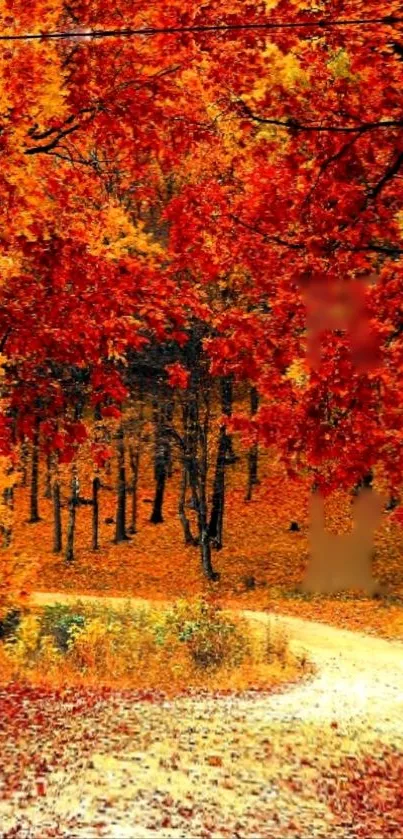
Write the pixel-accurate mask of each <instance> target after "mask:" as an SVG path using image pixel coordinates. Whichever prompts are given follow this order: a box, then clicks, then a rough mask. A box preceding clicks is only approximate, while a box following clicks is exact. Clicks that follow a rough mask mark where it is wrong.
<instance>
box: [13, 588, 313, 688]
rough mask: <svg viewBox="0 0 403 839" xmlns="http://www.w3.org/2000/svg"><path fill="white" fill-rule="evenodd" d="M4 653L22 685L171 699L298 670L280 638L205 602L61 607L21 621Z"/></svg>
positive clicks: (265, 680) (272, 678)
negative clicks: (191, 690) (52, 683)
mask: <svg viewBox="0 0 403 839" xmlns="http://www.w3.org/2000/svg"><path fill="white" fill-rule="evenodd" d="M2 649H3V651H4V654H5V656H6V658H7V661H8V662H9V663H10V667H11V668H14V671H13V672H14V673H16V674H17V675H18V677H20V676H21V675H24V673H26V672H27V671H28V672H29V674H30V676H29V678H34V679H35V680H36V679H38V678H39V679H40V680H42V679H45V681H46V679H48V678H49V677H50V676H51V677H52V679H57V680H61V681H62V682H63V681H65V680H67V682H69V681H73V683H76V682H77V680H78V681H79V682H81V681H82V679H85V680H86V682H92V681H93V680H95V681H96V682H97V683H102V682H104V683H108V684H110V683H111V684H124V685H127V686H136V687H138V688H142V687H147V688H149V687H154V688H159V689H163V690H166V691H167V692H170V691H172V690H173V691H175V690H177V689H178V688H179V689H182V688H183V687H187V686H190V685H192V684H193V685H195V686H196V685H198V686H202V685H206V686H207V685H209V686H213V687H217V686H221V687H230V685H232V686H233V687H235V688H239V687H246V686H247V685H248V684H254V685H256V684H259V685H261V686H262V687H264V686H265V684H266V685H267V684H268V683H270V682H271V681H272V682H273V683H274V682H276V681H281V679H284V675H283V674H284V672H285V668H286V667H288V670H287V673H288V672H291V671H292V670H293V668H294V670H295V669H296V662H295V660H294V659H292V656H291V654H290V652H289V650H288V641H287V637H286V635H285V634H284V633H283V632H281V631H278V630H277V631H274V630H273V629H272V628H271V627H266V626H265V625H262V624H261V623H260V622H257V624H256V626H255V627H254V628H252V627H251V625H250V624H249V622H247V621H246V620H245V619H239V618H236V619H232V617H231V616H228V615H227V614H226V613H225V612H224V611H222V610H221V609H220V608H219V607H218V606H215V605H212V604H210V603H207V602H205V601H204V600H203V599H201V598H199V599H197V600H196V601H193V602H186V601H178V602H177V603H175V604H174V605H173V606H171V607H170V608H168V609H151V608H146V609H140V610H136V611H132V610H131V609H130V607H128V608H127V609H126V610H125V611H113V610H111V609H110V608H108V607H107V606H91V607H88V606H84V605H83V604H80V603H79V602H78V603H77V604H75V605H74V607H73V608H71V607H67V606H63V605H60V604H58V605H56V606H52V607H47V608H45V609H44V611H43V612H42V613H41V615H40V616H35V615H28V616H24V617H23V618H22V619H21V620H20V623H19V625H18V627H17V628H16V631H15V633H14V635H10V638H9V639H8V640H7V641H6V643H5V644H3V645H2ZM6 663H7V662H6ZM279 664H280V667H281V673H282V675H281V677H280V676H279V673H280V669H279V667H278V665H279ZM297 669H298V668H297Z"/></svg>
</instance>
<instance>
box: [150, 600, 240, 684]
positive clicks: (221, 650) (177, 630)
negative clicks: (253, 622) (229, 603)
mask: <svg viewBox="0 0 403 839" xmlns="http://www.w3.org/2000/svg"><path fill="white" fill-rule="evenodd" d="M160 633H161V637H164V633H165V637H166V636H172V635H173V636H174V637H176V638H177V639H178V640H179V641H180V643H181V644H186V646H187V648H188V651H189V654H190V657H191V659H192V661H193V662H194V664H195V665H196V666H197V667H199V668H202V669H206V670H216V669H218V668H220V667H223V666H226V667H230V668H232V667H238V666H240V665H241V664H242V662H243V661H244V660H245V658H246V656H247V655H248V654H249V652H250V650H249V644H248V640H247V636H246V627H242V626H241V623H240V622H239V623H238V625H237V624H236V623H234V622H233V621H231V620H229V619H228V618H227V617H226V616H224V615H223V614H222V612H221V610H220V609H219V607H218V606H215V605H213V604H211V603H207V602H206V601H204V600H202V599H201V598H199V599H198V600H196V601H195V602H193V603H189V602H187V601H178V602H177V603H175V605H174V606H173V607H172V608H171V609H169V610H167V612H166V615H165V620H164V623H163V625H162V627H161V629H160Z"/></svg>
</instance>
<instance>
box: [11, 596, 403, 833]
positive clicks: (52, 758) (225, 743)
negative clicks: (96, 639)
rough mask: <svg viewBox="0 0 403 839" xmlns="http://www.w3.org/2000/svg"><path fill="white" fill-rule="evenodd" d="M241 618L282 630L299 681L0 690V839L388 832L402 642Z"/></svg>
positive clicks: (399, 734) (395, 827)
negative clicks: (158, 692)
mask: <svg viewBox="0 0 403 839" xmlns="http://www.w3.org/2000/svg"><path fill="white" fill-rule="evenodd" d="M32 599H33V601H35V602H36V603H37V605H39V604H40V605H43V604H44V602H48V603H51V602H60V599H61V595H57V594H55V593H48V594H46V595H44V594H42V595H40V594H36V595H34V596H33V598H32ZM65 599H66V600H68V599H69V598H65ZM114 605H115V606H116V603H115V604H114ZM133 605H138V601H135V602H134V603H133ZM245 616H246V617H248V618H249V619H251V620H254V621H260V622H263V623H267V622H268V621H269V620H275V621H276V622H279V623H280V624H281V625H283V626H284V628H285V630H286V631H287V634H288V636H289V638H290V643H291V646H292V648H294V649H295V651H296V652H297V651H298V652H302V651H305V652H306V653H307V654H308V655H309V657H310V658H311V660H312V661H313V663H314V664H315V666H316V668H317V672H316V674H315V676H313V677H310V678H309V679H307V680H306V681H305V682H301V683H299V684H297V685H296V686H294V687H292V688H290V689H286V690H285V691H283V692H281V693H278V694H272V695H265V694H257V695H253V694H246V695H245V696H243V697H239V696H238V697H234V696H227V697H210V698H209V697H207V696H195V697H192V698H189V697H187V698H183V697H182V698H177V699H173V700H169V701H166V700H159V699H158V698H157V699H156V698H154V699H153V698H152V697H141V696H140V697H138V696H136V695H135V694H133V692H130V691H126V692H120V693H116V692H112V693H111V692H108V691H106V692H102V691H98V692H96V693H93V692H91V691H88V690H87V691H86V690H81V689H78V690H76V689H74V690H70V692H68V694H67V696H66V695H63V694H60V693H59V694H58V693H57V691H54V692H53V693H52V691H47V690H45V689H43V690H42V691H41V690H40V689H35V688H32V689H31V692H30V691H28V692H26V691H25V693H23V694H21V693H20V692H19V689H18V688H17V687H16V688H15V695H13V691H12V690H11V693H10V691H8V693H7V694H5V693H4V694H3V693H1V692H0V713H1V719H2V726H1V729H0V743H1V753H2V764H3V766H4V767H5V776H4V780H3V788H2V790H1V796H0V823H1V824H2V830H3V832H2V833H1V836H2V839H3V837H4V839H11V837H19V838H21V839H22V838H24V839H47V837H65V839H67V837H68V839H90V837H105V839H114V838H115V839H125V837H127V838H128V839H135V837H150V838H151V837H155V838H156V839H157V837H158V839H163V838H166V839H179V838H180V839H183V837H184V836H186V837H187V839H188V837H189V839H196V837H197V839H199V837H206V839H207V838H208V837H232V839H234V837H239V838H240V839H241V838H242V839H249V837H250V839H252V837H253V839H257V837H258V839H277V837H278V839H279V837H290V838H291V837H293V839H297V837H298V839H305V837H306V839H308V837H318V838H319V837H321V839H322V837H323V839H325V837H326V839H353V837H354V838H355V837H368V839H369V837H381V836H382V837H396V839H397V838H398V837H401V835H402V833H403V816H402V813H403V809H402V803H403V802H402V789H403V783H402V782H403V756H402V751H403V728H402V723H401V720H402V714H403V645H402V644H400V643H399V642H390V641H386V640H382V639H375V638H371V637H368V636H365V635H362V634H360V633H352V632H349V631H346V630H341V629H337V628H334V627H329V626H325V625H323V624H319V623H315V622H310V621H305V620H301V619H297V618H291V617H279V616H276V617H274V616H269V615H267V614H266V613H258V612H253V613H252V614H251V613H248V612H246V613H245ZM16 729H17V731H18V734H17V731H16ZM365 755H366V756H367V757H365Z"/></svg>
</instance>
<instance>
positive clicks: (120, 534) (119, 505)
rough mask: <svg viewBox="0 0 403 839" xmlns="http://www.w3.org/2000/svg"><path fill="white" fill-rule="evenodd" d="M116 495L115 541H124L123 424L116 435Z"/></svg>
mask: <svg viewBox="0 0 403 839" xmlns="http://www.w3.org/2000/svg"><path fill="white" fill-rule="evenodd" d="M117 459H118V475H117V497H116V529H115V542H116V544H119V542H126V541H127V540H128V536H127V533H126V466H125V440H124V432H123V426H121V427H120V429H119V431H118V435H117Z"/></svg>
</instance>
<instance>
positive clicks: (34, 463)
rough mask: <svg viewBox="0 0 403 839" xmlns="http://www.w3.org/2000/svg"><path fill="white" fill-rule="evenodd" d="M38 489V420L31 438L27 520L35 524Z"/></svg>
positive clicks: (37, 510)
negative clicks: (28, 512) (28, 513)
mask: <svg viewBox="0 0 403 839" xmlns="http://www.w3.org/2000/svg"><path fill="white" fill-rule="evenodd" d="M38 490H39V421H38V420H37V421H36V423H35V428H34V434H33V438H32V458H31V496H30V517H29V522H30V523H31V524H35V523H36V522H38V521H40V520H41V519H40V515H39V504H38Z"/></svg>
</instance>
